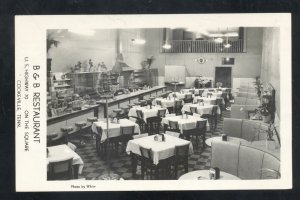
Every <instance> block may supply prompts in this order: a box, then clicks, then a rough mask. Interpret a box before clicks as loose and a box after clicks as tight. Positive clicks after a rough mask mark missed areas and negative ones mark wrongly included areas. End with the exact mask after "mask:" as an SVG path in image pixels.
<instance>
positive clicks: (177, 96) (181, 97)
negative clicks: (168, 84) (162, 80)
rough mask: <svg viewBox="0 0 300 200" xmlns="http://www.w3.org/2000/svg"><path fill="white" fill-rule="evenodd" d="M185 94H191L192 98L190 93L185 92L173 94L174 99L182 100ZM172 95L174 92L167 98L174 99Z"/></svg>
mask: <svg viewBox="0 0 300 200" xmlns="http://www.w3.org/2000/svg"><path fill="white" fill-rule="evenodd" d="M186 94H191V95H192V96H193V97H194V95H193V94H192V93H191V92H186V93H179V92H175V95H176V98H178V99H184V98H185V95H186ZM173 95H174V92H171V93H170V94H169V95H168V97H171V98H174V97H173Z"/></svg>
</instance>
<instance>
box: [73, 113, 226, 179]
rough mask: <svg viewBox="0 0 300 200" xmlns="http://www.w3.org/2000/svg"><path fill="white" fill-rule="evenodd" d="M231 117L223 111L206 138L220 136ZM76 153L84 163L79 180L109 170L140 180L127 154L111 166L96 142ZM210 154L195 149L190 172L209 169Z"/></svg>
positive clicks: (111, 161) (207, 148)
mask: <svg viewBox="0 0 300 200" xmlns="http://www.w3.org/2000/svg"><path fill="white" fill-rule="evenodd" d="M229 115H230V112H229V111H226V110H225V111H223V113H222V117H220V118H219V119H218V126H217V128H216V130H215V132H214V133H213V134H212V133H211V132H210V131H208V132H207V133H206V137H207V138H210V137H212V136H213V135H219V134H220V131H221V130H222V127H223V118H224V117H229ZM194 146H195V145H194ZM76 152H77V153H78V154H79V155H80V156H81V158H82V159H83V161H84V168H83V171H82V174H81V175H80V176H79V178H85V179H86V180H93V179H96V178H97V177H98V176H100V175H102V174H104V173H107V172H108V171H109V169H110V172H111V173H115V174H118V175H120V176H121V177H122V178H123V179H125V180H135V179H139V178H140V170H139V168H138V169H137V177H135V178H133V177H132V173H131V160H130V157H129V156H128V155H126V154H124V155H120V156H111V158H110V164H108V161H104V160H101V159H100V158H99V157H98V156H97V152H96V144H95V141H94V140H91V141H88V142H87V143H86V145H85V146H84V147H80V148H77V150H76ZM210 154H211V149H210V147H206V148H205V150H202V149H201V148H199V149H195V148H194V154H193V155H191V156H190V157H189V171H194V170H199V169H209V168H210ZM183 173H184V171H182V172H179V173H178V175H179V176H180V175H181V174H183Z"/></svg>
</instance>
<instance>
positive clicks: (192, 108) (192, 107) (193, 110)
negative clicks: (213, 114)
mask: <svg viewBox="0 0 300 200" xmlns="http://www.w3.org/2000/svg"><path fill="white" fill-rule="evenodd" d="M190 110H191V113H190V114H191V115H193V114H194V113H198V112H197V107H194V106H191V107H190Z"/></svg>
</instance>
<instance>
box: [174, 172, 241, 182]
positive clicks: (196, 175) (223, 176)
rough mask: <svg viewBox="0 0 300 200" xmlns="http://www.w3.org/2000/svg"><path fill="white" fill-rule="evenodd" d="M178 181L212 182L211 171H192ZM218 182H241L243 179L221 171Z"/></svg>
mask: <svg viewBox="0 0 300 200" xmlns="http://www.w3.org/2000/svg"><path fill="white" fill-rule="evenodd" d="M178 180H210V179H209V170H197V171H192V172H189V173H186V174H183V175H182V176H180V177H179V179H178ZM218 180H241V179H240V178H239V177H237V176H235V175H232V174H229V173H226V172H223V171H220V179H218Z"/></svg>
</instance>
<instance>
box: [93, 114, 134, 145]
mask: <svg viewBox="0 0 300 200" xmlns="http://www.w3.org/2000/svg"><path fill="white" fill-rule="evenodd" d="M127 126H134V133H137V134H140V127H139V125H138V124H136V123H134V122H132V121H130V120H128V119H120V121H119V123H111V122H109V123H108V128H109V137H110V138H112V137H117V136H120V135H121V127H127ZM97 127H101V128H102V130H103V133H102V136H101V142H104V141H105V140H106V139H107V124H106V121H98V122H94V123H93V125H92V131H93V132H94V133H96V134H98V131H97Z"/></svg>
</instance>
